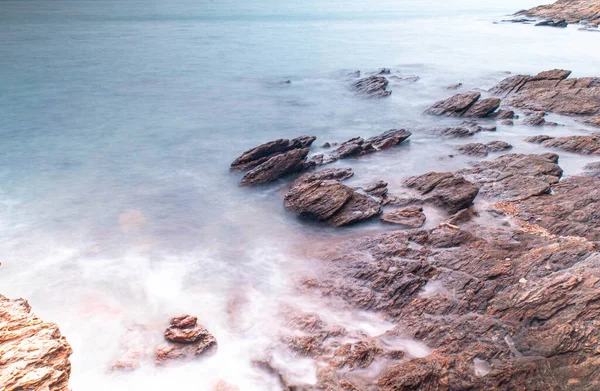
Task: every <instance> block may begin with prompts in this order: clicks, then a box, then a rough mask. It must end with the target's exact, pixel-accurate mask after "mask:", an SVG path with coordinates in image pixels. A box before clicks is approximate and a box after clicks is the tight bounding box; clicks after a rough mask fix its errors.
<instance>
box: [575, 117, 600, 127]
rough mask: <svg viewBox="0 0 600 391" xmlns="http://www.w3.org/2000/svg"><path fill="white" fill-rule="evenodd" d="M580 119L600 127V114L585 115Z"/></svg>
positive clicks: (587, 123)
mask: <svg viewBox="0 0 600 391" xmlns="http://www.w3.org/2000/svg"><path fill="white" fill-rule="evenodd" d="M579 121H580V122H581V123H584V124H586V125H591V126H598V127H600V115H597V116H594V117H584V118H581V119H579Z"/></svg>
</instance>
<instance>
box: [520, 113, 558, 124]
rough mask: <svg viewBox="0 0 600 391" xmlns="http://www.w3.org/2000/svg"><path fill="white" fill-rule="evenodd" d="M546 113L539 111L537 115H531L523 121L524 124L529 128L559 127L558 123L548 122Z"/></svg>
mask: <svg viewBox="0 0 600 391" xmlns="http://www.w3.org/2000/svg"><path fill="white" fill-rule="evenodd" d="M545 116H546V113H545V112H543V111H538V112H537V113H531V114H529V115H527V116H526V117H525V119H523V124H525V125H529V126H558V124H557V123H556V122H549V121H546V119H545V118H544V117H545Z"/></svg>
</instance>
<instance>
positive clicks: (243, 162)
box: [231, 136, 317, 171]
mask: <svg viewBox="0 0 600 391" xmlns="http://www.w3.org/2000/svg"><path fill="white" fill-rule="evenodd" d="M316 139H317V138H316V137H309V136H302V137H298V138H295V139H292V140H288V139H279V140H275V141H270V142H268V143H265V144H262V145H259V146H258V147H256V148H252V149H250V150H248V151H246V152H244V153H243V154H242V155H241V156H240V157H238V158H237V159H235V160H234V161H233V163H231V170H232V171H246V170H249V169H251V168H253V167H256V166H258V165H260V164H262V163H264V162H266V161H267V160H269V159H270V158H272V157H274V156H276V155H278V154H281V153H284V152H287V151H291V150H293V149H303V148H308V147H310V145H311V144H312V143H313V142H314V141H315V140H316Z"/></svg>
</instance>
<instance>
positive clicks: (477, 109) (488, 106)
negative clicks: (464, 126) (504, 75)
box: [462, 98, 501, 118]
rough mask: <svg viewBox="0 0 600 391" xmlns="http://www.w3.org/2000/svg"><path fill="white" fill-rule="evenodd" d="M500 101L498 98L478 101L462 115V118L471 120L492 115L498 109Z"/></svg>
mask: <svg viewBox="0 0 600 391" xmlns="http://www.w3.org/2000/svg"><path fill="white" fill-rule="evenodd" d="M500 102H501V101H500V99H498V98H485V99H481V100H478V101H477V102H475V103H474V104H473V105H472V106H471V107H469V108H468V109H467V110H466V111H465V112H464V113H463V114H462V116H463V117H472V118H484V117H487V116H488V115H490V114H492V113H493V112H494V111H496V109H497V108H498V107H500Z"/></svg>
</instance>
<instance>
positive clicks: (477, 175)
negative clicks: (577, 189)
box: [458, 153, 562, 201]
mask: <svg viewBox="0 0 600 391" xmlns="http://www.w3.org/2000/svg"><path fill="white" fill-rule="evenodd" d="M557 161H558V155H556V154H542V155H523V154H515V153H512V154H506V155H502V156H500V157H498V158H496V159H494V160H488V161H481V162H477V163H475V164H474V165H473V167H472V168H470V169H463V170H459V171H458V174H460V175H463V176H464V177H465V178H467V179H468V180H470V181H472V182H474V183H476V184H477V185H479V186H480V194H481V195H482V196H483V197H484V198H487V199H489V200H493V201H514V200H519V199H525V198H528V197H532V196H536V195H541V194H546V193H548V192H550V189H551V185H553V184H555V183H557V182H558V181H559V179H560V177H561V176H562V169H561V168H560V166H559V165H558V164H557Z"/></svg>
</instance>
